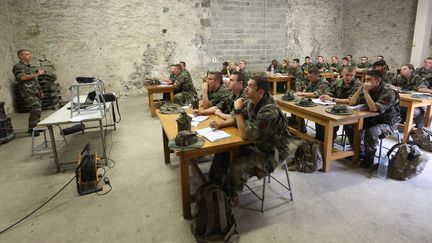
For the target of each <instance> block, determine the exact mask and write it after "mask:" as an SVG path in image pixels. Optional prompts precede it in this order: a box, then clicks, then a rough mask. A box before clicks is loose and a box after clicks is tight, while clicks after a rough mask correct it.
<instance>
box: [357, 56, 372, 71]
mask: <svg viewBox="0 0 432 243" xmlns="http://www.w3.org/2000/svg"><path fill="white" fill-rule="evenodd" d="M371 68H372V64H370V63H369V59H368V57H366V56H363V57H360V63H359V64H357V69H356V71H357V72H366V71H367V70H370V69H371Z"/></svg>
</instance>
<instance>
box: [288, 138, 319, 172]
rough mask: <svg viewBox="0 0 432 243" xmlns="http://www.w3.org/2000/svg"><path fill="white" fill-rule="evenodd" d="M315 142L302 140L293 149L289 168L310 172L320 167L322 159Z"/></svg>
mask: <svg viewBox="0 0 432 243" xmlns="http://www.w3.org/2000/svg"><path fill="white" fill-rule="evenodd" d="M320 147H321V145H320V144H319V143H317V142H309V141H303V142H302V143H301V144H300V146H298V147H297V149H296V151H295V155H294V158H293V159H292V161H291V162H290V163H289V164H288V165H289V167H288V168H289V170H296V171H300V172H306V173H312V172H314V171H316V170H320V169H322V166H323V159H322V155H321V150H320Z"/></svg>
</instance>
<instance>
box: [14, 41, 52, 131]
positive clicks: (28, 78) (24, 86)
mask: <svg viewBox="0 0 432 243" xmlns="http://www.w3.org/2000/svg"><path fill="white" fill-rule="evenodd" d="M17 56H18V58H19V59H20V61H19V62H18V63H17V64H15V65H14V66H13V68H12V72H13V74H14V76H15V78H16V80H17V82H18V83H19V87H20V92H21V94H22V97H25V102H26V103H27V104H28V105H29V107H30V114H29V118H28V132H29V133H31V132H32V131H33V128H34V127H35V126H36V125H37V124H38V123H39V121H40V118H41V113H42V103H41V99H42V98H43V93H42V89H41V87H40V85H39V83H38V80H37V78H38V77H39V76H41V75H43V74H45V71H44V70H43V69H38V68H37V67H34V66H31V65H30V61H31V59H32V55H31V53H30V51H29V50H25V49H23V50H19V51H18V52H17ZM34 135H35V136H39V132H37V131H35V133H34Z"/></svg>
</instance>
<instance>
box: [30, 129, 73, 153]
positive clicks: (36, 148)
mask: <svg viewBox="0 0 432 243" xmlns="http://www.w3.org/2000/svg"><path fill="white" fill-rule="evenodd" d="M55 126H56V127H58V129H59V130H60V135H61V136H62V137H63V141H62V142H65V143H66V145H67V144H68V142H67V140H66V137H65V135H64V134H63V132H62V129H61V127H60V126H59V125H55ZM47 130H48V128H47V127H45V126H36V127H34V128H33V130H32V147H31V155H32V156H33V155H34V153H35V152H42V151H51V147H48V144H49V143H50V142H51V141H49V140H48V139H47V135H46V132H47ZM35 132H39V133H43V138H44V140H43V142H42V143H41V144H39V145H36V146H35Z"/></svg>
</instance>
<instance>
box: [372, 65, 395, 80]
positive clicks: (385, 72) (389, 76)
mask: <svg viewBox="0 0 432 243" xmlns="http://www.w3.org/2000/svg"><path fill="white" fill-rule="evenodd" d="M373 69H376V70H378V71H380V72H381V73H382V80H383V82H385V83H390V82H391V80H392V79H393V78H394V76H395V75H394V73H392V72H390V71H389V70H388V68H387V63H386V62H385V61H384V60H378V61H376V62H374V64H373Z"/></svg>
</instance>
